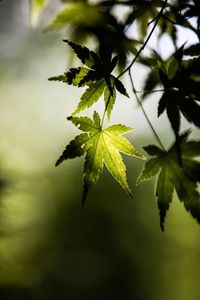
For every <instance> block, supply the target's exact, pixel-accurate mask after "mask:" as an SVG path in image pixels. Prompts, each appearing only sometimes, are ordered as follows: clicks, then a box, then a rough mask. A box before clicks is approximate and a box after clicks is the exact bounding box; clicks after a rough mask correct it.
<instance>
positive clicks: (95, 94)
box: [49, 40, 129, 120]
mask: <svg viewBox="0 0 200 300" xmlns="http://www.w3.org/2000/svg"><path fill="white" fill-rule="evenodd" d="M64 42H66V43H67V44H68V45H69V46H70V47H71V48H72V49H73V51H74V52H75V54H76V55H77V57H78V58H79V59H80V61H81V62H82V63H83V64H84V65H85V66H86V67H78V68H71V69H70V70H69V71H68V72H66V73H64V74H63V75H59V76H54V77H51V78H49V80H55V81H61V82H64V83H68V84H71V85H74V86H78V87H82V86H87V89H86V91H85V92H84V93H83V95H82V96H81V99H80V101H79V103H78V106H77V108H76V109H75V111H74V112H73V113H72V116H75V115H77V114H78V113H80V112H81V111H83V110H84V109H86V108H89V107H90V106H92V105H93V104H94V103H95V102H97V101H98V100H99V98H100V97H101V96H102V95H103V94H104V102H105V107H106V111H107V117H108V120H109V119H110V116H111V112H112V109H113V106H114V103H115V99H116V90H117V91H118V92H119V93H121V94H122V95H124V96H127V97H129V96H128V93H127V91H126V89H125V87H124V85H123V83H122V82H121V81H120V80H119V79H118V78H116V77H115V76H113V75H112V74H111V73H112V71H113V69H114V68H115V66H116V64H117V60H118V57H117V56H115V57H113V58H112V59H111V60H110V62H107V61H103V60H101V59H100V57H99V56H98V55H97V54H96V53H95V52H93V51H91V50H89V49H88V48H87V47H83V46H80V45H77V44H75V43H73V42H71V41H68V40H64Z"/></svg>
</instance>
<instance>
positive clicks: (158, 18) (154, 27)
mask: <svg viewBox="0 0 200 300" xmlns="http://www.w3.org/2000/svg"><path fill="white" fill-rule="evenodd" d="M167 1H168V0H165V2H164V3H163V6H162V8H161V10H160V12H159V13H158V15H157V17H156V18H155V23H154V25H153V27H152V29H151V31H150V33H149V35H148V37H147V38H146V41H145V42H144V44H143V45H142V47H141V48H140V49H139V50H138V52H137V54H136V55H135V57H134V59H133V60H132V62H131V63H130V65H129V66H128V67H127V68H126V69H125V70H124V71H123V72H121V73H120V74H119V75H118V77H117V78H119V77H121V76H122V75H124V74H125V73H126V72H127V71H129V70H130V69H131V67H132V66H133V64H134V63H135V61H136V60H137V59H138V57H139V55H140V53H141V52H142V51H143V50H144V49H145V47H146V45H147V43H148V41H149V40H150V38H151V36H152V34H153V32H154V30H155V29H156V27H157V24H158V22H159V20H160V18H161V16H162V14H163V11H164V9H165V7H166V5H167Z"/></svg>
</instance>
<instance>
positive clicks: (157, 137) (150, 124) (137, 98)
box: [128, 69, 166, 151]
mask: <svg viewBox="0 0 200 300" xmlns="http://www.w3.org/2000/svg"><path fill="white" fill-rule="evenodd" d="M128 73H129V77H130V81H131V86H132V90H133V93H134V94H135V97H136V100H137V103H138V105H139V106H140V107H141V110H142V112H143V115H144V117H145V119H146V121H147V123H148V124H149V126H150V128H151V130H152V132H153V134H154V136H155V139H156V140H157V142H158V144H159V145H160V146H161V148H162V149H163V150H164V151H166V150H165V147H164V145H163V144H162V142H161V140H160V138H159V136H158V134H157V132H156V131H155V129H154V127H153V125H152V123H151V121H150V119H149V117H148V115H147V113H146V111H145V109H144V107H143V105H142V102H141V100H140V98H139V97H138V95H137V92H136V90H135V86H134V83H133V78H132V75H131V70H130V69H129V70H128Z"/></svg>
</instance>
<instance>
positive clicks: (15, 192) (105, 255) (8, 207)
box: [0, 0, 200, 300]
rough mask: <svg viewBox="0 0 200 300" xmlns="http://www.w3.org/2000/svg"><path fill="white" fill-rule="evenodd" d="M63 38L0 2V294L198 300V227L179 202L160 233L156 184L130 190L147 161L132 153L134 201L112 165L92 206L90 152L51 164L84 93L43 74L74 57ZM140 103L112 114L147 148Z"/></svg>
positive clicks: (23, 8)
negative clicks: (85, 173) (85, 190)
mask: <svg viewBox="0 0 200 300" xmlns="http://www.w3.org/2000/svg"><path fill="white" fill-rule="evenodd" d="M55 7H56V4H55ZM64 34H65V33H64ZM62 38H63V32H62V33H58V32H48V33H44V32H42V30H41V28H39V29H33V28H31V26H30V22H29V7H28V1H26V0H15V1H14V0H7V1H6V0H5V1H3V2H1V4H0V107H1V109H0V114H1V116H0V131H1V144H0V177H1V181H0V185H1V198H0V299H1V300H15V299H16V300H29V299H31V300H46V299H48V300H54V299H70V300H75V299H87V300H90V299H91V300H100V299H101V300H102V299H105V300H107V299H109V300H111V299H115V300H118V299H126V300H133V299H137V300H143V299H145V300H169V299H176V300H199V297H200V296H199V295H200V285H199V276H200V260H199V254H200V239H199V237H200V227H199V225H197V223H196V222H195V221H194V220H193V219H192V217H191V216H190V215H189V214H187V213H186V212H185V210H184V208H183V206H182V205H181V204H180V202H178V201H177V199H176V198H175V199H174V202H173V204H172V207H171V208H170V211H169V213H168V216H167V220H166V229H165V233H162V232H161V230H160V227H159V216H158V209H157V206H156V203H155V199H154V195H153V192H154V182H150V183H144V184H141V186H139V187H137V188H136V187H134V186H135V181H136V178H137V176H138V175H139V173H140V171H141V169H142V167H143V162H140V161H138V160H134V159H131V158H124V159H125V162H126V163H127V169H128V181H129V184H130V186H131V188H132V189H133V192H134V199H129V198H128V196H127V195H126V194H125V193H124V192H123V191H122V190H121V188H120V186H118V184H117V183H116V182H115V181H114V180H113V178H111V176H109V175H108V172H107V171H106V170H105V171H104V174H103V176H102V177H101V179H100V180H99V182H98V184H97V185H96V186H95V187H94V188H93V189H92V191H91V192H90V194H89V198H88V200H87V203H86V205H85V207H84V208H82V207H81V205H80V202H81V192H82V175H81V172H82V167H83V159H77V160H75V161H68V162H66V163H64V164H63V165H62V166H60V167H59V168H55V167H54V163H55V161H56V159H57V158H58V156H59V155H60V153H61V151H62V150H63V148H64V147H65V145H66V144H67V143H68V142H69V141H70V139H71V138H72V137H73V136H74V133H75V129H74V128H73V126H72V125H71V124H70V123H69V122H67V120H66V116H67V115H69V114H70V112H71V111H72V110H73V109H74V107H75V105H76V103H77V102H78V99H79V98H78V97H79V95H80V93H81V91H77V89H76V88H73V87H67V86H65V85H62V84H61V83H52V82H48V81H47V78H48V77H50V76H52V75H56V74H61V73H62V72H63V71H64V70H65V68H66V66H67V62H68V60H69V58H70V56H69V51H68V49H67V48H66V46H65V45H64V44H63V43H62V42H61V40H62ZM139 72H140V71H139ZM142 76H143V75H142V70H141V73H139V77H138V78H137V80H138V81H139V79H140V78H142ZM124 101H125V102H124ZM148 105H149V104H148V103H147V108H148ZM149 107H150V106H149ZM135 108H136V105H135V103H134V102H132V101H131V100H124V99H118V102H117V108H116V110H115V111H114V113H113V119H112V120H113V122H122V123H123V122H124V123H126V124H127V125H130V126H132V127H135V128H136V129H137V130H136V131H135V132H134V133H133V134H130V135H129V136H128V137H129V139H131V140H132V137H133V142H134V143H135V145H136V146H137V147H138V148H139V149H140V150H141V151H142V145H145V144H147V143H152V142H153V141H152V135H151V133H150V131H149V129H148V127H147V125H146V124H145V121H144V120H143V119H142V115H141V112H139V111H138V110H137V109H136V110H134V109H135ZM97 109H98V110H101V109H102V107H101V104H100V105H99V106H97ZM150 116H152V112H150ZM164 120H165V119H163V122H161V123H162V124H163V125H162V126H163V127H162V128H161V127H160V125H158V124H160V123H158V121H155V122H154V124H155V125H156V126H157V128H159V131H160V133H161V134H162V136H163V137H162V138H163V139H164V143H165V144H166V145H167V144H168V143H169V141H171V138H172V137H170V136H169V134H168V127H167V126H168V125H167V123H165V122H164ZM159 122H160V120H159ZM165 132H167V134H165Z"/></svg>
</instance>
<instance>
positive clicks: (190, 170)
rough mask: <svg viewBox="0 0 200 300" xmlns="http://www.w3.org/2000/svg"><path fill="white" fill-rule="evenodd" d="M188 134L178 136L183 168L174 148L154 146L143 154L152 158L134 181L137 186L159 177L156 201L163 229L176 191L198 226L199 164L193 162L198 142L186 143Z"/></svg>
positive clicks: (199, 196)
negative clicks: (164, 149) (163, 148)
mask: <svg viewBox="0 0 200 300" xmlns="http://www.w3.org/2000/svg"><path fill="white" fill-rule="evenodd" d="M188 135H189V134H188V132H187V133H185V134H183V135H181V136H180V148H181V155H182V166H181V165H180V162H179V158H178V155H177V150H176V145H175V144H174V145H172V147H171V148H170V149H169V150H168V151H163V150H161V149H160V148H158V147H157V146H154V145H153V146H152V145H151V146H147V147H145V148H144V149H145V150H146V152H147V153H148V154H149V155H151V156H154V158H152V159H150V160H148V161H147V162H146V164H145V168H144V170H143V171H142V173H141V175H140V176H139V178H138V180H137V184H139V183H141V182H143V181H144V180H148V179H150V178H151V177H153V176H155V175H157V174H159V176H158V179H157V184H156V198H157V202H158V208H159V211H160V225H161V229H162V230H164V222H165V217H166V213H167V210H168V209H169V207H170V204H171V202H172V198H173V193H174V191H176V193H177V195H178V197H179V199H180V201H181V202H183V204H184V206H185V208H186V210H187V211H189V212H190V213H191V215H192V216H193V217H194V218H195V219H196V220H197V221H198V222H199V223H200V193H199V191H198V189H197V188H198V182H200V162H199V161H198V160H197V159H196V157H197V156H199V155H200V152H199V150H200V141H187V138H188Z"/></svg>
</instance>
